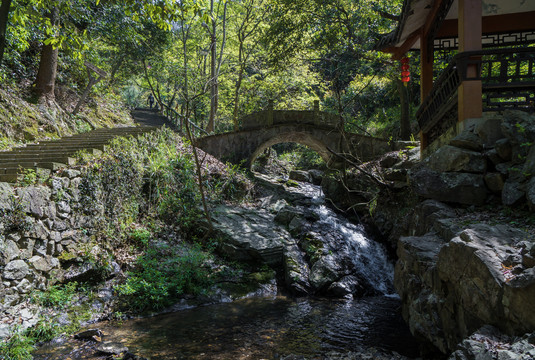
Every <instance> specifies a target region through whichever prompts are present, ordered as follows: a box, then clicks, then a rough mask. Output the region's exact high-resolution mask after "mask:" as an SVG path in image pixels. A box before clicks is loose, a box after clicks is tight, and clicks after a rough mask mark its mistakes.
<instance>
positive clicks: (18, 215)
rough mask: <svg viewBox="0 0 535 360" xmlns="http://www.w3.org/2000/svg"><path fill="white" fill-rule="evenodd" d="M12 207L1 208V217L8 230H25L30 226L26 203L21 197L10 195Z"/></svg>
mask: <svg viewBox="0 0 535 360" xmlns="http://www.w3.org/2000/svg"><path fill="white" fill-rule="evenodd" d="M9 201H10V203H11V209H0V219H1V222H2V223H3V224H4V228H5V230H6V231H17V230H19V231H21V230H22V231H24V230H28V229H29V228H30V225H31V223H30V221H29V219H28V217H27V216H26V211H25V210H24V205H23V204H22V201H21V199H20V198H19V197H16V196H14V195H10V196H9Z"/></svg>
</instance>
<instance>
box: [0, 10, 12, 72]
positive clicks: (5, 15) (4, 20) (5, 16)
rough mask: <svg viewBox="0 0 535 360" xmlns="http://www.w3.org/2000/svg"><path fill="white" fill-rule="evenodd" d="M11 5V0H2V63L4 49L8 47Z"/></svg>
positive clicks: (0, 34) (0, 16)
mask: <svg viewBox="0 0 535 360" xmlns="http://www.w3.org/2000/svg"><path fill="white" fill-rule="evenodd" d="M10 7H11V0H2V5H1V6H0V64H1V63H2V60H3V58H4V50H5V48H6V30H7V21H8V19H9V9H10Z"/></svg>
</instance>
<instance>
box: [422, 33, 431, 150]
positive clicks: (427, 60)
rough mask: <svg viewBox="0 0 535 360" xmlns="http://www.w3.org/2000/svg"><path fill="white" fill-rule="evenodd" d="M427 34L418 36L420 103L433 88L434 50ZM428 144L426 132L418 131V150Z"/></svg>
mask: <svg viewBox="0 0 535 360" xmlns="http://www.w3.org/2000/svg"><path fill="white" fill-rule="evenodd" d="M427 35H428V34H422V36H421V37H420V61H421V62H420V103H423V102H424V100H425V98H426V97H427V96H428V95H429V93H430V92H431V90H432V89H433V61H434V51H433V49H429V46H428V37H427ZM427 145H429V141H428V139H427V134H425V133H424V132H423V131H420V150H423V149H425V148H426V147H427Z"/></svg>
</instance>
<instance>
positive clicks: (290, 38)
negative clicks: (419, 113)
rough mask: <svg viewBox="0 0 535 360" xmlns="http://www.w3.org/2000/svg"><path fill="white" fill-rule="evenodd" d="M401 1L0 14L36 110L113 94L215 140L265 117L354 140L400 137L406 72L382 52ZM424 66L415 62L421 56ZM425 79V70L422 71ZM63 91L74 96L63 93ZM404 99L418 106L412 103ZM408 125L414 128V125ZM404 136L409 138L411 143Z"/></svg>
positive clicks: (38, 2) (6, 5) (113, 6)
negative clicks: (325, 123) (274, 114)
mask: <svg viewBox="0 0 535 360" xmlns="http://www.w3.org/2000/svg"><path fill="white" fill-rule="evenodd" d="M400 7H401V1H399V0H397V1H371V0H360V1H355V0H333V1H330V2H328V4H326V3H325V2H324V1H320V0H299V1H290V0H243V1H242V0H237V1H217V0H215V1H214V0H210V1H208V0H206V1H181V2H174V1H163V0H162V1H136V0H129V1H111V0H104V1H99V0H93V1H79V0H56V1H52V0H49V1H43V0H11V1H5V0H4V1H2V5H1V8H0V59H1V68H0V76H1V77H2V83H3V84H4V86H9V87H11V88H13V89H17V90H18V91H20V92H21V93H23V94H24V96H25V97H26V98H27V100H29V101H31V102H36V103H43V104H46V105H47V106H57V105H55V104H56V101H55V100H56V97H61V96H62V94H61V92H62V90H61V89H68V91H70V92H72V91H75V92H76V93H77V95H76V99H79V98H80V97H82V101H81V102H80V104H77V101H76V102H73V100H71V103H69V104H65V103H62V102H61V101H58V103H60V105H61V106H62V107H63V108H64V109H65V110H67V111H68V112H70V113H73V114H76V113H77V112H78V111H79V109H80V107H81V106H83V105H82V104H83V101H84V99H83V98H85V97H86V96H87V95H89V96H94V95H107V94H113V95H114V96H119V97H121V98H122V99H124V101H125V102H127V103H128V105H129V106H131V107H139V106H147V97H148V94H149V93H152V94H154V97H155V99H156V102H157V104H158V107H159V108H165V109H168V110H171V109H172V110H173V111H176V112H177V113H179V114H180V116H181V117H183V118H184V117H187V118H189V119H191V120H192V121H194V122H195V123H196V124H197V125H199V126H201V127H203V128H205V129H206V130H207V131H208V132H214V131H215V132H223V131H228V130H231V129H233V128H234V129H236V128H238V127H239V126H240V117H242V116H243V115H246V114H249V113H251V112H253V111H257V110H261V109H264V108H265V107H266V106H267V104H268V101H269V100H273V102H274V106H275V109H309V108H311V107H312V103H313V101H314V100H320V106H321V108H322V110H325V111H328V112H333V113H336V114H340V115H341V116H343V117H344V119H345V124H346V130H349V131H352V132H360V133H370V134H374V135H377V136H382V137H386V138H390V137H392V138H399V137H400V130H399V129H400V126H399V120H400V118H401V107H400V97H401V96H403V98H404V99H405V98H406V99H407V102H409V103H410V104H413V105H412V106H410V108H411V109H414V108H415V106H414V104H418V102H419V99H418V96H419V94H418V88H417V86H415V85H414V84H413V82H411V83H410V84H409V86H408V87H407V88H405V87H403V86H400V84H401V82H400V81H399V79H400V64H399V63H397V62H394V61H392V60H390V59H389V58H388V56H386V55H384V54H381V53H378V52H374V51H371V50H372V48H373V46H374V43H375V41H376V40H377V38H378V35H379V34H384V33H386V32H389V31H391V30H392V29H393V26H395V24H396V22H395V21H393V19H394V20H395V16H393V15H391V14H398V13H399V12H400ZM415 56H416V55H415ZM411 72H412V74H411V76H412V78H413V79H415V80H416V83H417V78H418V72H419V70H418V69H417V68H416V67H414V66H413V69H411ZM63 91H64V90H63ZM405 95H408V97H407V96H405ZM405 118H407V117H405ZM408 136H409V134H408V133H407V132H405V133H404V134H403V136H402V137H404V138H408Z"/></svg>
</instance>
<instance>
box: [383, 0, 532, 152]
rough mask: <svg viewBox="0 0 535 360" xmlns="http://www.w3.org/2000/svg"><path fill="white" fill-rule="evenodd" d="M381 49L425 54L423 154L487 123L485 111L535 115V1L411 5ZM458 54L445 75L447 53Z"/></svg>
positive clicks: (412, 1)
mask: <svg viewBox="0 0 535 360" xmlns="http://www.w3.org/2000/svg"><path fill="white" fill-rule="evenodd" d="M375 47H376V49H377V50H380V51H383V52H387V53H391V54H392V56H393V58H394V59H400V58H402V57H403V56H405V54H406V53H407V52H409V51H411V50H412V51H419V52H420V70H421V79H420V90H421V99H422V101H421V105H420V108H419V109H418V111H417V113H416V117H417V120H418V123H419V126H420V139H421V147H422V150H423V151H422V156H423V157H425V156H426V155H428V154H429V153H430V152H431V151H433V150H434V149H436V148H437V147H439V146H441V145H442V144H443V143H445V142H446V141H447V140H449V139H450V138H451V137H453V136H455V135H456V134H458V133H460V132H461V131H462V130H464V129H465V128H467V127H468V126H470V125H471V124H474V123H476V122H478V121H481V119H482V116H483V112H486V111H503V110H507V109H519V110H525V111H530V112H532V111H534V110H535V105H534V103H535V0H404V3H403V10H402V13H401V15H400V16H399V24H398V26H397V28H396V30H394V31H393V32H392V33H390V34H387V35H385V36H383V37H382V38H381V39H380V40H379V42H378V43H377V44H376V46H375ZM446 53H447V54H455V53H456V55H455V56H451V59H450V61H449V65H448V66H447V67H446V68H445V69H443V70H442V71H440V72H439V71H437V70H436V69H434V68H433V63H434V58H435V57H436V56H438V55H440V54H446Z"/></svg>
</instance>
